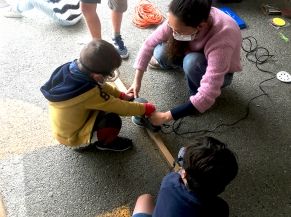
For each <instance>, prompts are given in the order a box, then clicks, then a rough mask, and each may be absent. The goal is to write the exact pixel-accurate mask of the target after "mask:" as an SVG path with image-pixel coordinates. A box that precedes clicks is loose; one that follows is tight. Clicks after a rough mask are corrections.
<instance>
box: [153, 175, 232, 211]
mask: <svg viewBox="0 0 291 217" xmlns="http://www.w3.org/2000/svg"><path fill="white" fill-rule="evenodd" d="M212 214H213V215H212ZM209 216H219V217H222V216H223V217H224V216H228V205H227V203H226V202H225V201H224V200H222V199H221V198H219V197H215V198H213V199H212V200H205V199H204V200H201V199H199V197H198V195H197V194H195V192H193V191H190V190H188V188H187V187H186V186H185V184H184V182H183V180H182V178H181V176H180V174H179V173H176V172H172V173H169V174H168V175H167V176H165V177H164V179H163V181H162V184H161V188H160V191H159V195H158V198H157V203H156V207H155V210H154V213H153V217H209Z"/></svg>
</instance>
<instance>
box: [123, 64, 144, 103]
mask: <svg viewBox="0 0 291 217" xmlns="http://www.w3.org/2000/svg"><path fill="white" fill-rule="evenodd" d="M143 73H144V71H141V70H138V69H137V70H136V72H135V77H134V80H133V83H132V85H131V86H130V88H128V90H127V92H126V93H127V94H129V93H132V94H133V96H134V98H137V97H138V93H139V91H140V87H141V80H142V77H143Z"/></svg>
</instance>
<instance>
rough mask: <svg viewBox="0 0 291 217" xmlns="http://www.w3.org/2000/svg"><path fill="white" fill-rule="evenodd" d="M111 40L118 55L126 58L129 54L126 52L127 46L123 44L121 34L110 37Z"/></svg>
mask: <svg viewBox="0 0 291 217" xmlns="http://www.w3.org/2000/svg"><path fill="white" fill-rule="evenodd" d="M112 41H113V44H114V47H115V48H116V50H117V51H118V53H119V55H120V57H121V58H122V59H126V58H127V57H128V56H129V54H128V51H127V48H126V47H125V46H124V42H123V40H122V38H121V35H119V36H117V37H115V38H112Z"/></svg>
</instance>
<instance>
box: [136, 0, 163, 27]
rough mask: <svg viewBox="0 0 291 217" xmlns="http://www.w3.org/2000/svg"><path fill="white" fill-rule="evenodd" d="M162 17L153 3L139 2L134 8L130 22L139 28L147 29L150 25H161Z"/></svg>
mask: <svg viewBox="0 0 291 217" xmlns="http://www.w3.org/2000/svg"><path fill="white" fill-rule="evenodd" d="M163 20H164V17H163V15H162V13H161V12H160V11H159V9H158V8H156V7H155V6H154V5H153V3H151V2H150V1H148V0H140V2H139V3H138V5H137V6H136V7H135V14H134V18H133V20H132V22H133V23H134V25H136V26H137V27H139V28H142V29H143V28H147V27H149V26H152V25H158V24H160V23H162V22H163Z"/></svg>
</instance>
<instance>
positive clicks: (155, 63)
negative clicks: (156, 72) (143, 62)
mask: <svg viewBox="0 0 291 217" xmlns="http://www.w3.org/2000/svg"><path fill="white" fill-rule="evenodd" d="M149 67H150V68H152V69H162V67H161V66H160V64H159V63H158V61H157V60H156V58H154V57H152V58H151V60H150V62H149Z"/></svg>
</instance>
